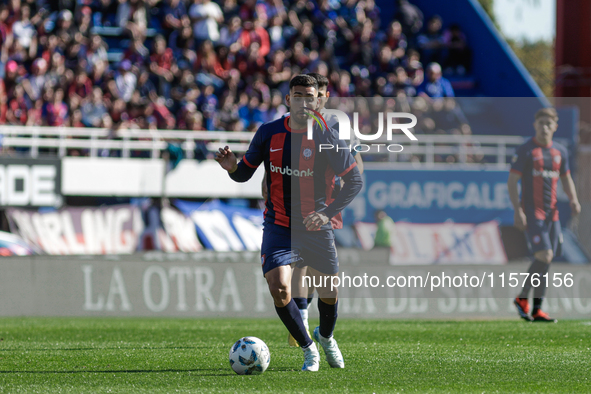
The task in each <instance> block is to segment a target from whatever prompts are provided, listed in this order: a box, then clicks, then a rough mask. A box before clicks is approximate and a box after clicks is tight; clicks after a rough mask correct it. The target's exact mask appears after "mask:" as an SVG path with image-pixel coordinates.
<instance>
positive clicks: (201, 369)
mask: <svg viewBox="0 0 591 394" xmlns="http://www.w3.org/2000/svg"><path fill="white" fill-rule="evenodd" d="M216 371H217V372H219V373H211V372H216ZM162 372H165V373H168V372H172V373H177V372H210V373H207V374H199V376H231V375H235V374H233V373H228V372H226V371H222V370H221V369H219V368H198V369H119V370H117V369H109V370H100V371H96V370H92V369H89V370H85V369H80V370H75V371H0V373H3V374H11V373H29V374H59V373H63V374H68V373H71V374H75V373H162Z"/></svg>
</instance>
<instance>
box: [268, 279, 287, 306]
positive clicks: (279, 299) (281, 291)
mask: <svg viewBox="0 0 591 394" xmlns="http://www.w3.org/2000/svg"><path fill="white" fill-rule="evenodd" d="M269 291H270V292H271V296H272V297H273V300H274V301H275V305H277V306H285V305H282V304H286V305H287V302H286V301H287V300H288V299H289V298H290V292H289V287H288V286H287V285H285V284H284V283H281V282H272V283H269Z"/></svg>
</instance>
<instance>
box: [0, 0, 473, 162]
mask: <svg viewBox="0 0 591 394" xmlns="http://www.w3.org/2000/svg"><path fill="white" fill-rule="evenodd" d="M71 10H72V11H71ZM423 19H424V18H423V14H422V13H421V11H420V10H419V9H418V8H417V7H416V6H414V5H412V4H410V3H409V2H408V1H407V0H398V1H397V6H396V14H395V15H394V19H391V18H390V17H389V18H388V20H383V15H381V12H380V9H379V7H378V6H377V5H376V4H375V2H374V0H363V1H356V0H317V1H313V0H297V1H281V0H221V1H219V2H216V1H212V0H192V1H186V0H59V1H58V0H8V4H2V5H0V39H1V53H0V62H1V64H0V81H1V82H0V124H10V125H32V126H36V125H46V126H72V127H105V128H109V129H113V130H117V129H119V128H125V129H128V128H140V129H155V128H157V129H178V130H227V131H244V130H249V131H252V130H256V129H257V127H258V125H260V124H261V123H263V122H266V121H268V120H272V119H274V118H277V117H279V116H281V115H283V114H284V113H286V112H287V111H288V109H287V108H286V107H285V105H284V100H283V97H284V95H285V94H286V93H287V92H288V86H289V80H290V79H291V77H292V76H293V75H296V74H299V73H306V72H318V73H320V74H322V75H324V76H326V77H327V78H328V79H329V87H328V90H329V91H330V93H331V97H377V98H379V97H395V98H396V100H399V101H400V103H402V104H400V105H402V106H405V105H407V106H409V108H410V106H412V108H413V110H416V111H418V112H419V113H420V114H422V117H421V116H419V117H420V122H419V125H418V126H417V128H418V130H417V132H418V133H460V134H468V133H470V129H469V126H468V125H467V122H466V120H465V118H464V117H463V115H462V114H461V110H459V108H458V107H457V106H456V105H455V102H454V101H453V99H448V100H447V101H445V100H443V101H442V100H431V98H438V97H453V96H454V92H453V89H452V87H451V84H450V83H449V81H448V80H447V79H446V78H445V77H443V75H447V74H455V75H464V74H465V73H467V72H469V71H470V51H469V48H468V45H467V40H466V37H465V35H464V34H463V33H462V31H461V28H460V27H459V26H458V25H452V26H450V27H449V28H447V29H445V30H444V29H442V21H441V19H440V18H439V17H437V16H435V17H432V18H430V19H429V20H428V21H424V20H423ZM112 28H120V30H119V31H120V33H118V34H119V35H118V36H116V37H115V38H114V39H111V40H109V37H112V35H111V36H109V35H108V34H106V32H107V31H110V32H111V33H109V34H112V31H113V29H112ZM109 29H111V30H109ZM107 42H109V43H110V45H111V47H109V46H108V45H107ZM115 57H116V58H117V60H113V59H114V58H115ZM424 64H425V65H426V67H425V71H424V70H423V65H424ZM411 97H418V99H414V100H412V99H409V98H411ZM437 119H439V121H441V122H442V123H441V124H445V125H446V126H440V125H439V124H438V122H439V121H438V120H437ZM72 154H84V152H76V151H74V152H72Z"/></svg>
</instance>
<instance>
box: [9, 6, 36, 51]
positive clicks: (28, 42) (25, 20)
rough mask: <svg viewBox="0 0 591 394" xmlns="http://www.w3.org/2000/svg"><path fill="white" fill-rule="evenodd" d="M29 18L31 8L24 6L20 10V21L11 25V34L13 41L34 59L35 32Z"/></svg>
mask: <svg viewBox="0 0 591 394" xmlns="http://www.w3.org/2000/svg"><path fill="white" fill-rule="evenodd" d="M30 16H31V8H30V7H29V6H28V5H26V4H25V5H24V6H22V7H21V9H20V19H19V20H18V21H16V22H14V23H13V25H12V34H13V35H14V39H15V41H17V42H18V43H19V44H20V46H22V47H23V48H24V49H26V50H27V51H28V53H29V57H30V58H34V57H35V55H36V54H37V31H36V29H35V26H33V24H32V23H31V21H30V19H29V17H30Z"/></svg>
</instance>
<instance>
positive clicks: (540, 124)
mask: <svg viewBox="0 0 591 394" xmlns="http://www.w3.org/2000/svg"><path fill="white" fill-rule="evenodd" d="M534 128H535V129H536V139H537V140H538V141H539V142H541V143H543V144H548V143H550V141H552V136H553V135H554V133H555V132H556V129H557V128H558V123H557V122H556V121H555V120H554V119H553V118H551V117H549V116H542V117H540V118H538V119H536V121H535V122H534Z"/></svg>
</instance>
